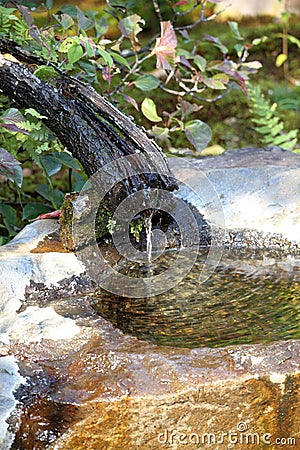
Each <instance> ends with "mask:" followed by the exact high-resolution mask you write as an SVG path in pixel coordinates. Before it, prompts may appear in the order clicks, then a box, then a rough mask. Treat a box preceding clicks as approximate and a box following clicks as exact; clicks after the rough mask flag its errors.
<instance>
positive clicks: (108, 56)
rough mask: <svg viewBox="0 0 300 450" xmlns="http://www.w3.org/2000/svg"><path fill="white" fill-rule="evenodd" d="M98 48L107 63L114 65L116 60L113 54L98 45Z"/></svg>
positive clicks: (110, 65)
mask: <svg viewBox="0 0 300 450" xmlns="http://www.w3.org/2000/svg"><path fill="white" fill-rule="evenodd" d="M97 50H98V53H99V54H100V55H101V56H102V58H104V60H105V62H106V63H107V65H108V66H109V67H112V66H113V64H114V61H113V59H112V57H111V55H110V54H109V53H108V52H107V51H106V50H104V49H103V48H101V47H100V46H97Z"/></svg>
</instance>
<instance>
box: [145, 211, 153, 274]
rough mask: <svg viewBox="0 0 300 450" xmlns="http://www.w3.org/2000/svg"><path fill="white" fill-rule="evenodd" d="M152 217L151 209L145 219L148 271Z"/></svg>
mask: <svg viewBox="0 0 300 450" xmlns="http://www.w3.org/2000/svg"><path fill="white" fill-rule="evenodd" d="M152 217H153V211H151V213H150V215H149V216H148V217H147V218H146V219H145V230H146V243H147V246H146V251H147V257H148V264H149V268H150V271H151V263H152Z"/></svg>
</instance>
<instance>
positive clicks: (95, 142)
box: [0, 39, 177, 211]
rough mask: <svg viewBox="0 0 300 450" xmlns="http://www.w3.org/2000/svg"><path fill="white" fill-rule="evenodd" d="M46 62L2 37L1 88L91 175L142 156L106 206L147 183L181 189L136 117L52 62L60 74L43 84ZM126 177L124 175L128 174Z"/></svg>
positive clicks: (118, 184)
mask: <svg viewBox="0 0 300 450" xmlns="http://www.w3.org/2000/svg"><path fill="white" fill-rule="evenodd" d="M45 64H46V63H45V61H43V60H42V59H40V58H38V57H36V56H34V55H31V54H29V53H28V52H26V51H24V50H22V49H21V48H20V47H18V46H17V45H16V44H15V43H14V42H10V41H6V40H4V39H0V79H1V84H0V90H1V92H2V93H3V94H4V95H6V96H7V97H9V98H10V99H11V100H13V101H15V102H16V103H17V104H18V105H19V106H21V107H32V108H34V109H36V111H38V112H39V113H40V114H42V115H43V116H46V118H45V119H43V121H44V123H45V124H46V125H47V126H48V128H49V129H50V130H51V131H53V132H54V133H55V134H56V136H57V137H58V138H59V139H60V141H61V143H62V144H63V145H65V147H66V148H67V149H68V150H69V151H70V152H71V153H72V155H73V156H74V157H75V158H77V159H78V160H79V161H80V163H81V164H82V167H83V169H84V171H85V172H86V174H87V175H89V176H91V175H93V174H94V173H95V172H97V171H98V170H99V169H101V168H102V167H103V166H105V165H106V164H108V163H111V162H113V161H117V160H118V159H119V158H121V157H124V156H127V155H133V154H142V155H143V157H144V158H143V167H139V168H138V169H139V170H137V174H136V175H135V176H133V177H130V179H129V180H127V181H126V182H125V181H124V182H120V183H117V185H116V186H114V188H113V190H112V191H111V192H110V193H109V196H108V199H107V208H108V209H109V210H111V211H113V210H114V209H115V207H116V205H117V204H118V203H119V201H120V200H122V199H123V198H125V197H126V196H127V195H129V194H130V193H132V192H135V191H137V190H140V189H144V188H147V187H151V188H154V187H157V188H161V189H166V190H169V191H172V190H174V189H176V188H177V185H176V182H175V181H174V178H173V177H172V174H171V172H170V169H169V167H168V164H167V161H166V159H165V157H164V155H163V153H162V151H161V150H160V148H159V147H158V146H157V145H156V143H155V142H154V141H153V140H152V139H150V138H149V137H148V135H147V133H146V132H145V131H144V130H143V129H140V128H138V127H137V125H135V124H134V123H133V122H132V120H131V119H130V118H129V117H128V116H126V115H125V114H123V113H122V112H121V111H119V110H118V109H117V108H116V107H115V106H113V105H112V104H111V103H109V102H108V101H107V100H106V99H105V98H104V97H102V96H101V95H99V94H98V93H97V92H96V91H95V90H94V89H93V88H92V87H90V86H88V85H86V84H84V83H82V82H80V81H78V80H76V79H75V78H73V77H69V76H67V75H66V74H64V73H62V71H61V70H60V69H59V68H57V67H56V66H53V65H52V63H50V64H51V66H52V67H54V68H55V70H56V71H57V77H55V79H53V80H52V81H51V83H50V82H45V81H43V80H41V79H39V78H37V77H36V76H35V75H34V74H33V69H32V68H33V67H34V70H35V69H36V68H37V66H40V65H45ZM124 176H126V173H124Z"/></svg>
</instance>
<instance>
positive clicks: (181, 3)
mask: <svg viewBox="0 0 300 450" xmlns="http://www.w3.org/2000/svg"><path fill="white" fill-rule="evenodd" d="M187 4H188V2H187V1H184V0H183V1H182V2H177V3H175V5H173V6H183V5H187Z"/></svg>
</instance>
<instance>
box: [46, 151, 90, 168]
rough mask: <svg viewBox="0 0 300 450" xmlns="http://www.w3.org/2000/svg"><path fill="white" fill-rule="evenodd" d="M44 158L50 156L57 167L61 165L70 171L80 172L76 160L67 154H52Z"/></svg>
mask: <svg viewBox="0 0 300 450" xmlns="http://www.w3.org/2000/svg"><path fill="white" fill-rule="evenodd" d="M45 156H51V159H52V161H56V162H57V163H59V165H61V164H63V165H64V166H66V167H69V168H70V169H74V170H81V167H80V165H79V164H78V162H77V161H76V159H75V158H74V157H73V156H72V155H70V154H69V153H67V152H52V153H48V155H45Z"/></svg>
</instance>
